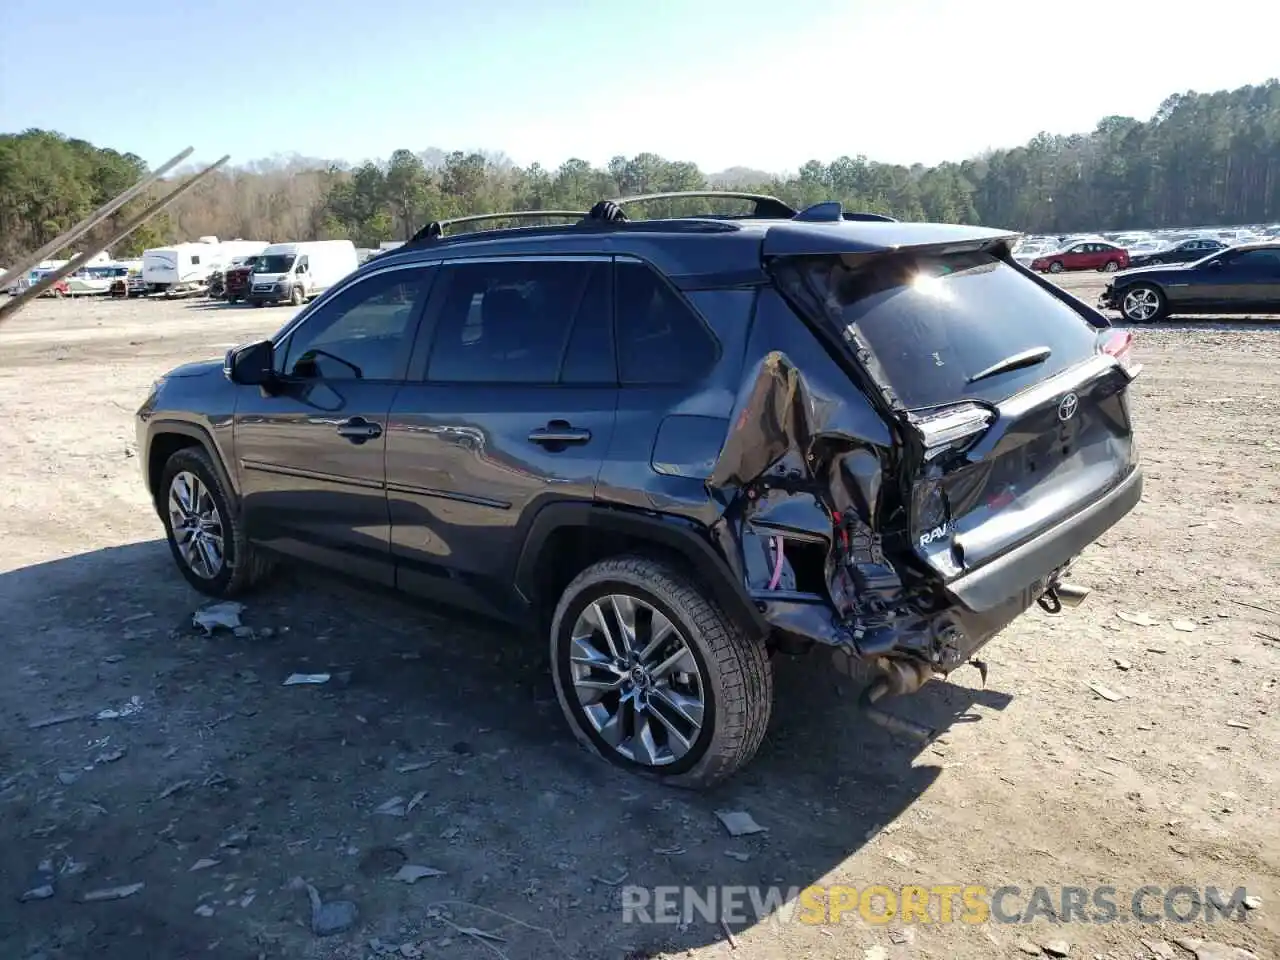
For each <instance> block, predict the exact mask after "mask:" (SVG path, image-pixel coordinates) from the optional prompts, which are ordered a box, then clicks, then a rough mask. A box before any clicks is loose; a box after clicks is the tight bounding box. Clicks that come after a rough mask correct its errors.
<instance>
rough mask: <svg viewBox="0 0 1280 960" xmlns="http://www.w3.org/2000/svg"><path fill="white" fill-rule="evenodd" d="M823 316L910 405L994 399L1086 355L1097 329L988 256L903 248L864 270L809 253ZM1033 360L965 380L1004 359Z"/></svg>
mask: <svg viewBox="0 0 1280 960" xmlns="http://www.w3.org/2000/svg"><path fill="white" fill-rule="evenodd" d="M802 269H803V271H804V276H805V280H806V283H807V285H808V287H809V289H810V291H811V292H812V293H813V294H816V295H817V297H819V298H820V299H821V302H822V303H823V304H825V312H826V315H827V319H829V320H832V321H834V322H835V323H836V324H838V326H839V330H840V332H842V333H843V334H844V336H845V338H846V340H847V339H848V338H849V337H850V336H852V335H854V334H857V335H858V336H860V338H861V339H862V341H863V342H864V343H865V344H866V345H867V346H868V347H870V349H871V351H872V353H874V355H875V359H876V361H877V363H878V364H879V366H880V368H881V371H882V374H883V376H884V378H885V380H887V381H888V384H889V386H891V387H892V388H893V390H894V392H896V393H897V394H898V396H899V398H900V399H901V400H902V402H903V403H904V404H905V405H906V406H907V407H909V408H920V407H932V406H937V405H939V404H944V403H951V402H954V401H957V400H965V399H974V400H987V401H992V402H999V401H1000V400H1003V399H1004V398H1006V397H1009V396H1012V395H1013V394H1014V393H1017V392H1018V391H1020V390H1023V389H1025V388H1027V387H1029V386H1031V385H1032V384H1035V383H1037V382H1039V381H1040V380H1043V379H1046V378H1048V377H1050V376H1053V375H1054V374H1056V373H1059V372H1061V371H1063V370H1065V369H1067V368H1068V367H1071V366H1074V365H1075V364H1077V363H1079V362H1080V361H1081V360H1084V359H1086V358H1088V357H1090V356H1093V354H1094V351H1095V346H1096V344H1097V331H1096V330H1095V329H1094V328H1093V327H1091V326H1090V325H1089V324H1088V323H1087V322H1086V321H1085V319H1084V318H1083V317H1082V316H1081V315H1080V314H1078V313H1076V311H1075V310H1073V309H1071V307H1069V306H1068V305H1067V304H1065V303H1063V302H1062V301H1061V300H1059V299H1057V298H1056V297H1055V296H1054V295H1053V294H1051V293H1049V292H1048V291H1047V290H1044V289H1041V287H1040V286H1039V284H1037V283H1036V282H1035V281H1034V280H1031V279H1028V278H1027V277H1025V276H1023V275H1022V274H1021V273H1019V272H1018V271H1017V270H1015V269H1014V268H1013V267H1011V266H1009V265H1008V264H1006V263H1004V262H1003V261H1001V260H999V259H997V258H996V257H994V256H992V255H991V254H989V253H980V252H974V253H957V254H948V255H945V256H944V255H937V256H935V255H921V256H913V255H910V254H905V255H901V256H892V257H882V258H878V259H876V260H874V261H872V262H871V263H870V264H869V265H867V266H864V267H852V268H851V267H850V266H849V265H847V264H846V263H845V262H843V261H842V260H840V259H839V258H831V257H828V258H815V259H813V260H809V261H808V262H807V264H806V265H805V266H804V267H803V268H802ZM1029 351H1045V353H1044V359H1043V361H1042V362H1039V363H1037V364H1035V365H1032V366H1025V367H1021V368H1019V369H1013V370H1008V371H1006V372H1001V373H998V374H994V375H992V376H989V377H983V378H980V379H979V380H977V381H976V382H970V380H971V378H972V377H973V376H974V375H975V374H977V373H981V372H983V371H986V370H987V369H988V368H990V367H992V366H995V365H997V364H999V363H1000V362H1001V361H1004V360H1007V359H1008V358H1010V357H1015V356H1017V355H1019V354H1022V353H1026V352H1029Z"/></svg>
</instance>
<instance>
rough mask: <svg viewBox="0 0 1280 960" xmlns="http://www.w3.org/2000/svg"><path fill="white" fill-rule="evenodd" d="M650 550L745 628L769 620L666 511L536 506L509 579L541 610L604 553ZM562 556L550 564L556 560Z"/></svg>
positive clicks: (693, 532) (722, 564) (689, 528)
mask: <svg viewBox="0 0 1280 960" xmlns="http://www.w3.org/2000/svg"><path fill="white" fill-rule="evenodd" d="M624 553H642V554H650V555H654V556H658V557H665V558H667V559H670V560H673V561H676V562H677V563H679V564H680V565H681V566H682V567H683V568H684V569H685V570H686V571H687V572H688V573H690V575H692V576H693V577H694V578H695V579H696V580H697V581H698V582H699V583H700V584H702V585H703V586H704V587H706V589H707V590H708V592H709V593H710V594H711V596H712V597H713V598H714V599H715V601H716V603H718V604H719V605H720V607H721V608H722V609H723V610H724V611H725V613H727V614H729V615H730V616H732V617H734V618H735V619H736V620H738V621H739V622H740V623H741V624H742V626H743V628H744V629H748V630H752V631H755V632H757V633H758V634H759V635H761V636H764V635H766V634H767V633H768V632H769V625H768V623H767V622H766V621H765V619H764V616H763V614H762V613H761V612H760V610H759V609H758V608H757V607H756V605H755V603H754V602H753V601H752V600H751V598H750V596H749V595H748V594H747V592H746V589H745V587H744V586H742V585H741V584H739V583H738V582H737V581H736V579H735V577H734V575H733V572H732V570H731V569H730V567H729V564H728V563H727V562H726V561H725V559H724V557H722V556H721V555H720V553H719V552H718V551H717V550H716V549H715V547H714V546H712V544H711V542H710V541H709V540H708V539H707V538H706V537H705V535H703V534H702V533H701V532H700V531H699V530H698V529H697V528H696V527H695V525H694V524H692V523H691V522H690V521H687V520H684V519H681V518H679V517H674V516H670V515H666V514H651V513H641V512H639V511H632V510H625V509H619V508H616V507H604V506H600V505H597V504H593V503H586V502H559V503H550V504H547V505H545V506H543V507H542V508H541V509H540V510H539V511H538V512H537V514H536V515H534V518H533V520H532V522H531V523H530V524H529V528H528V531H527V533H526V534H525V537H524V541H523V546H522V547H521V550H520V554H519V557H518V558H517V560H516V566H515V571H514V577H513V582H514V586H515V589H516V591H517V592H518V593H519V594H520V596H521V598H522V599H523V600H524V601H525V602H527V603H528V604H530V606H532V607H533V608H534V609H536V610H539V611H540V612H541V613H543V614H544V615H546V616H549V615H550V611H552V610H554V608H555V605H556V602H557V601H558V600H559V597H560V593H561V592H562V591H563V590H564V588H565V587H566V586H568V584H569V582H570V581H571V580H573V578H574V577H575V576H577V575H578V574H579V573H580V572H581V571H582V570H584V569H586V568H587V567H588V566H590V565H591V564H592V563H595V562H596V561H598V560H602V559H604V558H606V557H610V556H617V555H620V554H624ZM566 557H567V558H570V560H569V562H559V563H557V562H556V559H557V558H566Z"/></svg>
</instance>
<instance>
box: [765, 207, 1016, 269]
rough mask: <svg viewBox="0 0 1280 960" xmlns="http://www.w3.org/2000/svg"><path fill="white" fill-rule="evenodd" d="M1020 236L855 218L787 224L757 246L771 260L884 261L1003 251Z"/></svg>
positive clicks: (983, 229)
mask: <svg viewBox="0 0 1280 960" xmlns="http://www.w3.org/2000/svg"><path fill="white" fill-rule="evenodd" d="M1018 236H1019V234H1017V233H1014V232H1010V231H1007V230H992V229H990V228H988V227H969V226H961V225H958V224H951V223H899V222H898V221H896V220H881V221H872V220H868V219H865V218H864V217H862V216H859V219H857V220H853V219H850V218H844V219H842V220H841V221H839V222H834V223H833V222H830V221H821V222H814V221H812V220H809V221H802V220H791V221H787V222H784V223H779V224H776V225H774V226H771V227H769V230H768V232H767V233H766V234H765V237H764V242H763V243H762V244H761V250H760V253H761V255H762V256H763V257H764V258H765V259H766V260H768V259H772V258H774V257H820V256H839V255H855V256H856V255H858V254H866V255H884V254H893V253H906V252H908V251H910V252H912V253H931V254H946V253H962V252H965V251H969V250H987V249H994V248H996V247H1001V246H1003V247H1008V246H1010V245H1012V243H1013V241H1014V240H1016V239H1017V238H1018Z"/></svg>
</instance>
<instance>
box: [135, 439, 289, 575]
mask: <svg viewBox="0 0 1280 960" xmlns="http://www.w3.org/2000/svg"><path fill="white" fill-rule="evenodd" d="M182 472H187V473H191V474H194V475H195V476H196V478H197V479H199V481H200V482H201V483H202V484H204V486H205V489H206V490H208V492H209V494H210V496H211V497H212V499H213V503H214V505H215V506H216V507H217V510H218V514H219V516H220V518H222V531H223V550H224V553H223V563H222V567H221V569H220V570H219V571H218V573H217V575H216V576H214V577H212V578H206V577H202V576H200V575H199V574H197V573H196V572H195V571H193V570H192V569H191V567H190V566H189V565H188V564H187V561H186V559H185V558H184V557H183V556H182V551H181V550H180V549H179V547H178V543H177V540H176V539H175V537H174V531H173V524H172V520H171V518H170V514H169V509H168V502H169V490H170V487H171V486H172V484H173V479H174V477H176V476H177V475H178V474H179V473H182ZM156 502H157V504H158V505H159V508H160V517H161V520H162V522H163V523H164V532H165V536H166V538H167V539H168V541H169V552H170V553H171V554H172V555H173V561H174V563H176V564H177V565H178V570H179V571H180V572H181V573H182V575H183V577H185V578H186V580H187V582H188V583H189V584H191V586H193V587H195V588H196V589H197V590H199V591H200V592H201V593H203V594H207V595H208V596H210V597H216V598H218V599H230V598H232V597H236V596H239V595H241V594H243V593H247V592H248V591H250V590H251V589H252V588H253V587H255V586H257V585H258V584H259V583H261V582H262V580H263V579H265V577H266V576H267V574H268V573H269V572H270V570H271V563H270V561H269V560H268V559H267V558H265V557H263V556H262V555H261V553H259V552H258V551H255V550H254V549H253V546H252V545H251V544H250V543H249V541H248V539H247V538H246V537H245V534H244V527H243V524H242V523H241V522H240V514H239V511H238V510H237V509H236V506H235V504H234V501H233V499H232V498H231V496H230V491H228V490H227V489H226V487H225V486H224V485H223V483H222V480H221V478H220V475H219V473H218V471H217V470H216V469H214V466H213V461H212V460H211V459H210V458H209V454H208V453H207V452H206V451H205V449H204V448H203V447H184V448H183V449H181V450H179V451H177V452H176V453H175V454H173V456H171V457H170V458H169V459H168V461H167V462H166V463H165V465H164V470H163V471H161V474H160V486H159V488H158V489H157V490H156Z"/></svg>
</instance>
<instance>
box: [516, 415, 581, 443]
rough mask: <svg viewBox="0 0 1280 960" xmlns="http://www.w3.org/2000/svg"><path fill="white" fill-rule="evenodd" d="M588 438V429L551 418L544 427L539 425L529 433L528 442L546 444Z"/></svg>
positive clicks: (571, 441)
mask: <svg viewBox="0 0 1280 960" xmlns="http://www.w3.org/2000/svg"><path fill="white" fill-rule="evenodd" d="M590 439H591V431H590V430H587V429H586V428H585V427H575V426H573V425H571V424H570V423H569V421H568V420H552V421H551V422H550V423H548V424H547V425H546V426H545V427H539V428H538V429H537V430H534V431H533V432H531V433H530V434H529V442H530V443H541V444H544V445H546V446H561V445H563V444H567V443H586V442H587V441H588V440H590Z"/></svg>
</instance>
